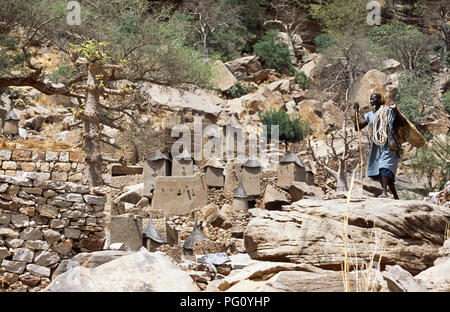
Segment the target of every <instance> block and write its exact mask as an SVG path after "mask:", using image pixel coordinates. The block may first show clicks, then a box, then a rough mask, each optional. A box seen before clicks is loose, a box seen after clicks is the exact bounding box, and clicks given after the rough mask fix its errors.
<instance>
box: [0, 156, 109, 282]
mask: <svg viewBox="0 0 450 312" xmlns="http://www.w3.org/2000/svg"><path fill="white" fill-rule="evenodd" d="M83 161H84V159H83V156H82V154H81V153H79V152H71V151H36V150H19V149H12V150H11V149H0V168H1V169H0V289H1V288H2V287H5V285H6V287H8V285H14V284H15V283H16V282H21V283H22V284H23V285H25V286H24V287H27V289H28V290H31V291H33V290H36V289H40V288H42V287H44V286H45V285H47V284H48V283H49V282H50V278H51V274H52V273H53V271H54V269H55V268H56V267H57V266H58V264H59V263H60V262H61V260H63V259H67V258H70V257H72V256H73V255H75V254H77V253H79V252H90V251H96V250H101V249H102V247H103V244H104V240H105V223H106V222H105V214H104V206H105V203H106V195H105V194H104V193H103V192H102V191H101V190H100V188H95V189H92V190H91V189H90V188H89V186H88V185H87V184H86V181H84V175H83V172H82V171H83V169H84V166H85V164H84V163H83Z"/></svg>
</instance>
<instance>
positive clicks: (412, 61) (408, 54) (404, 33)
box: [369, 20, 436, 74]
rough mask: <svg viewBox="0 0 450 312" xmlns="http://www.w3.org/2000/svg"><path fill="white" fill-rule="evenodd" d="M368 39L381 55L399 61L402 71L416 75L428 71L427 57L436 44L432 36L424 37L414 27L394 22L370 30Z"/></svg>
mask: <svg viewBox="0 0 450 312" xmlns="http://www.w3.org/2000/svg"><path fill="white" fill-rule="evenodd" d="M369 37H370V40H371V41H372V42H373V43H375V44H376V45H377V46H379V47H380V52H381V53H384V55H385V56H386V57H390V58H394V59H396V60H397V61H399V62H400V63H401V64H402V67H403V69H405V70H410V71H413V72H414V73H417V74H421V73H424V72H426V71H427V70H428V68H429V59H428V55H429V53H430V51H431V50H432V48H433V46H434V45H435V44H436V38H434V37H433V36H428V35H425V34H423V33H421V32H420V31H419V30H418V29H416V28H415V27H414V26H411V25H408V24H405V23H403V22H400V21H398V20H394V21H392V22H391V23H389V24H385V25H382V26H380V27H374V28H372V29H371V30H370V32H369Z"/></svg>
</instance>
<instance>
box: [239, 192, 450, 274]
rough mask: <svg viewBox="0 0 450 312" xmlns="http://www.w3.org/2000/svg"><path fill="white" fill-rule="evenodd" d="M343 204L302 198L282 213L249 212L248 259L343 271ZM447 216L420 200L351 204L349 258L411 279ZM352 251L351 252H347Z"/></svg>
mask: <svg viewBox="0 0 450 312" xmlns="http://www.w3.org/2000/svg"><path fill="white" fill-rule="evenodd" d="M345 211H346V199H334V200H315V199H302V200H300V201H297V202H295V203H293V204H292V205H290V206H283V208H282V211H266V210H260V209H252V210H251V213H252V214H253V216H254V218H253V219H252V220H251V221H250V222H249V223H248V225H247V228H246V230H245V232H244V244H245V248H246V250H247V252H248V253H249V255H250V257H251V258H252V259H256V260H267V261H287V262H293V263H307V264H311V265H314V266H317V267H321V268H326V269H333V270H336V271H340V270H341V263H342V262H343V259H344V233H345V230H344V223H343V221H344V216H345ZM449 221H450V211H448V209H444V208H442V207H439V206H436V205H434V204H430V203H426V202H424V201H403V200H398V201H396V200H390V199H361V200H353V201H351V203H350V216H349V227H348V231H349V236H348V246H351V255H352V256H353V255H354V253H355V252H356V253H357V257H358V260H359V261H362V262H365V263H369V261H370V259H371V257H372V256H375V259H378V258H379V257H381V266H382V267H384V266H385V265H386V264H389V265H394V264H398V265H400V266H401V267H402V268H404V269H405V270H407V271H408V272H410V273H411V274H417V273H419V272H421V271H423V270H425V269H427V268H428V267H430V266H432V265H433V261H434V260H435V259H436V258H437V253H438V250H439V247H441V246H442V244H443V233H444V231H445V227H446V224H447V223H448V222H449ZM349 251H350V249H349Z"/></svg>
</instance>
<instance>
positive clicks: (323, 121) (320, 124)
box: [297, 100, 344, 133]
mask: <svg viewBox="0 0 450 312" xmlns="http://www.w3.org/2000/svg"><path fill="white" fill-rule="evenodd" d="M297 111H298V114H299V115H300V116H302V117H303V118H305V119H306V120H308V122H309V123H310V125H311V126H312V127H313V129H314V130H315V131H316V132H318V133H327V132H328V131H329V130H330V129H331V128H332V127H339V128H340V127H342V123H343V121H344V112H343V111H342V110H341V109H340V108H339V107H338V106H337V105H336V104H335V103H334V102H333V101H328V102H324V103H322V102H320V101H316V100H303V101H301V102H299V103H298V104H297Z"/></svg>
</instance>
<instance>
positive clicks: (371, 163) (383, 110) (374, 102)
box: [353, 93, 400, 199]
mask: <svg viewBox="0 0 450 312" xmlns="http://www.w3.org/2000/svg"><path fill="white" fill-rule="evenodd" d="M370 105H371V107H372V111H371V112H369V113H367V114H365V115H364V121H363V122H361V121H359V120H357V119H356V117H355V130H357V126H358V125H359V129H363V128H364V127H365V126H367V125H368V126H369V133H370V152H369V158H368V164H367V176H369V177H370V178H372V179H375V180H378V181H379V182H380V183H381V187H382V188H383V193H382V194H381V195H380V196H379V197H383V198H386V197H387V187H388V186H389V189H390V190H391V192H392V194H393V195H394V198H395V199H399V197H398V194H397V190H396V188H395V184H394V182H395V174H396V172H397V165H398V161H399V159H400V152H399V149H400V148H399V146H398V145H397V144H395V143H396V142H395V131H394V120H395V117H396V112H397V107H393V108H392V107H387V106H385V105H384V102H383V100H382V97H381V95H380V94H378V93H374V94H372V95H371V96H370ZM353 108H354V109H355V110H359V105H358V103H355V104H354V105H353ZM358 116H359V114H358ZM356 123H358V125H357V124H356Z"/></svg>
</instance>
